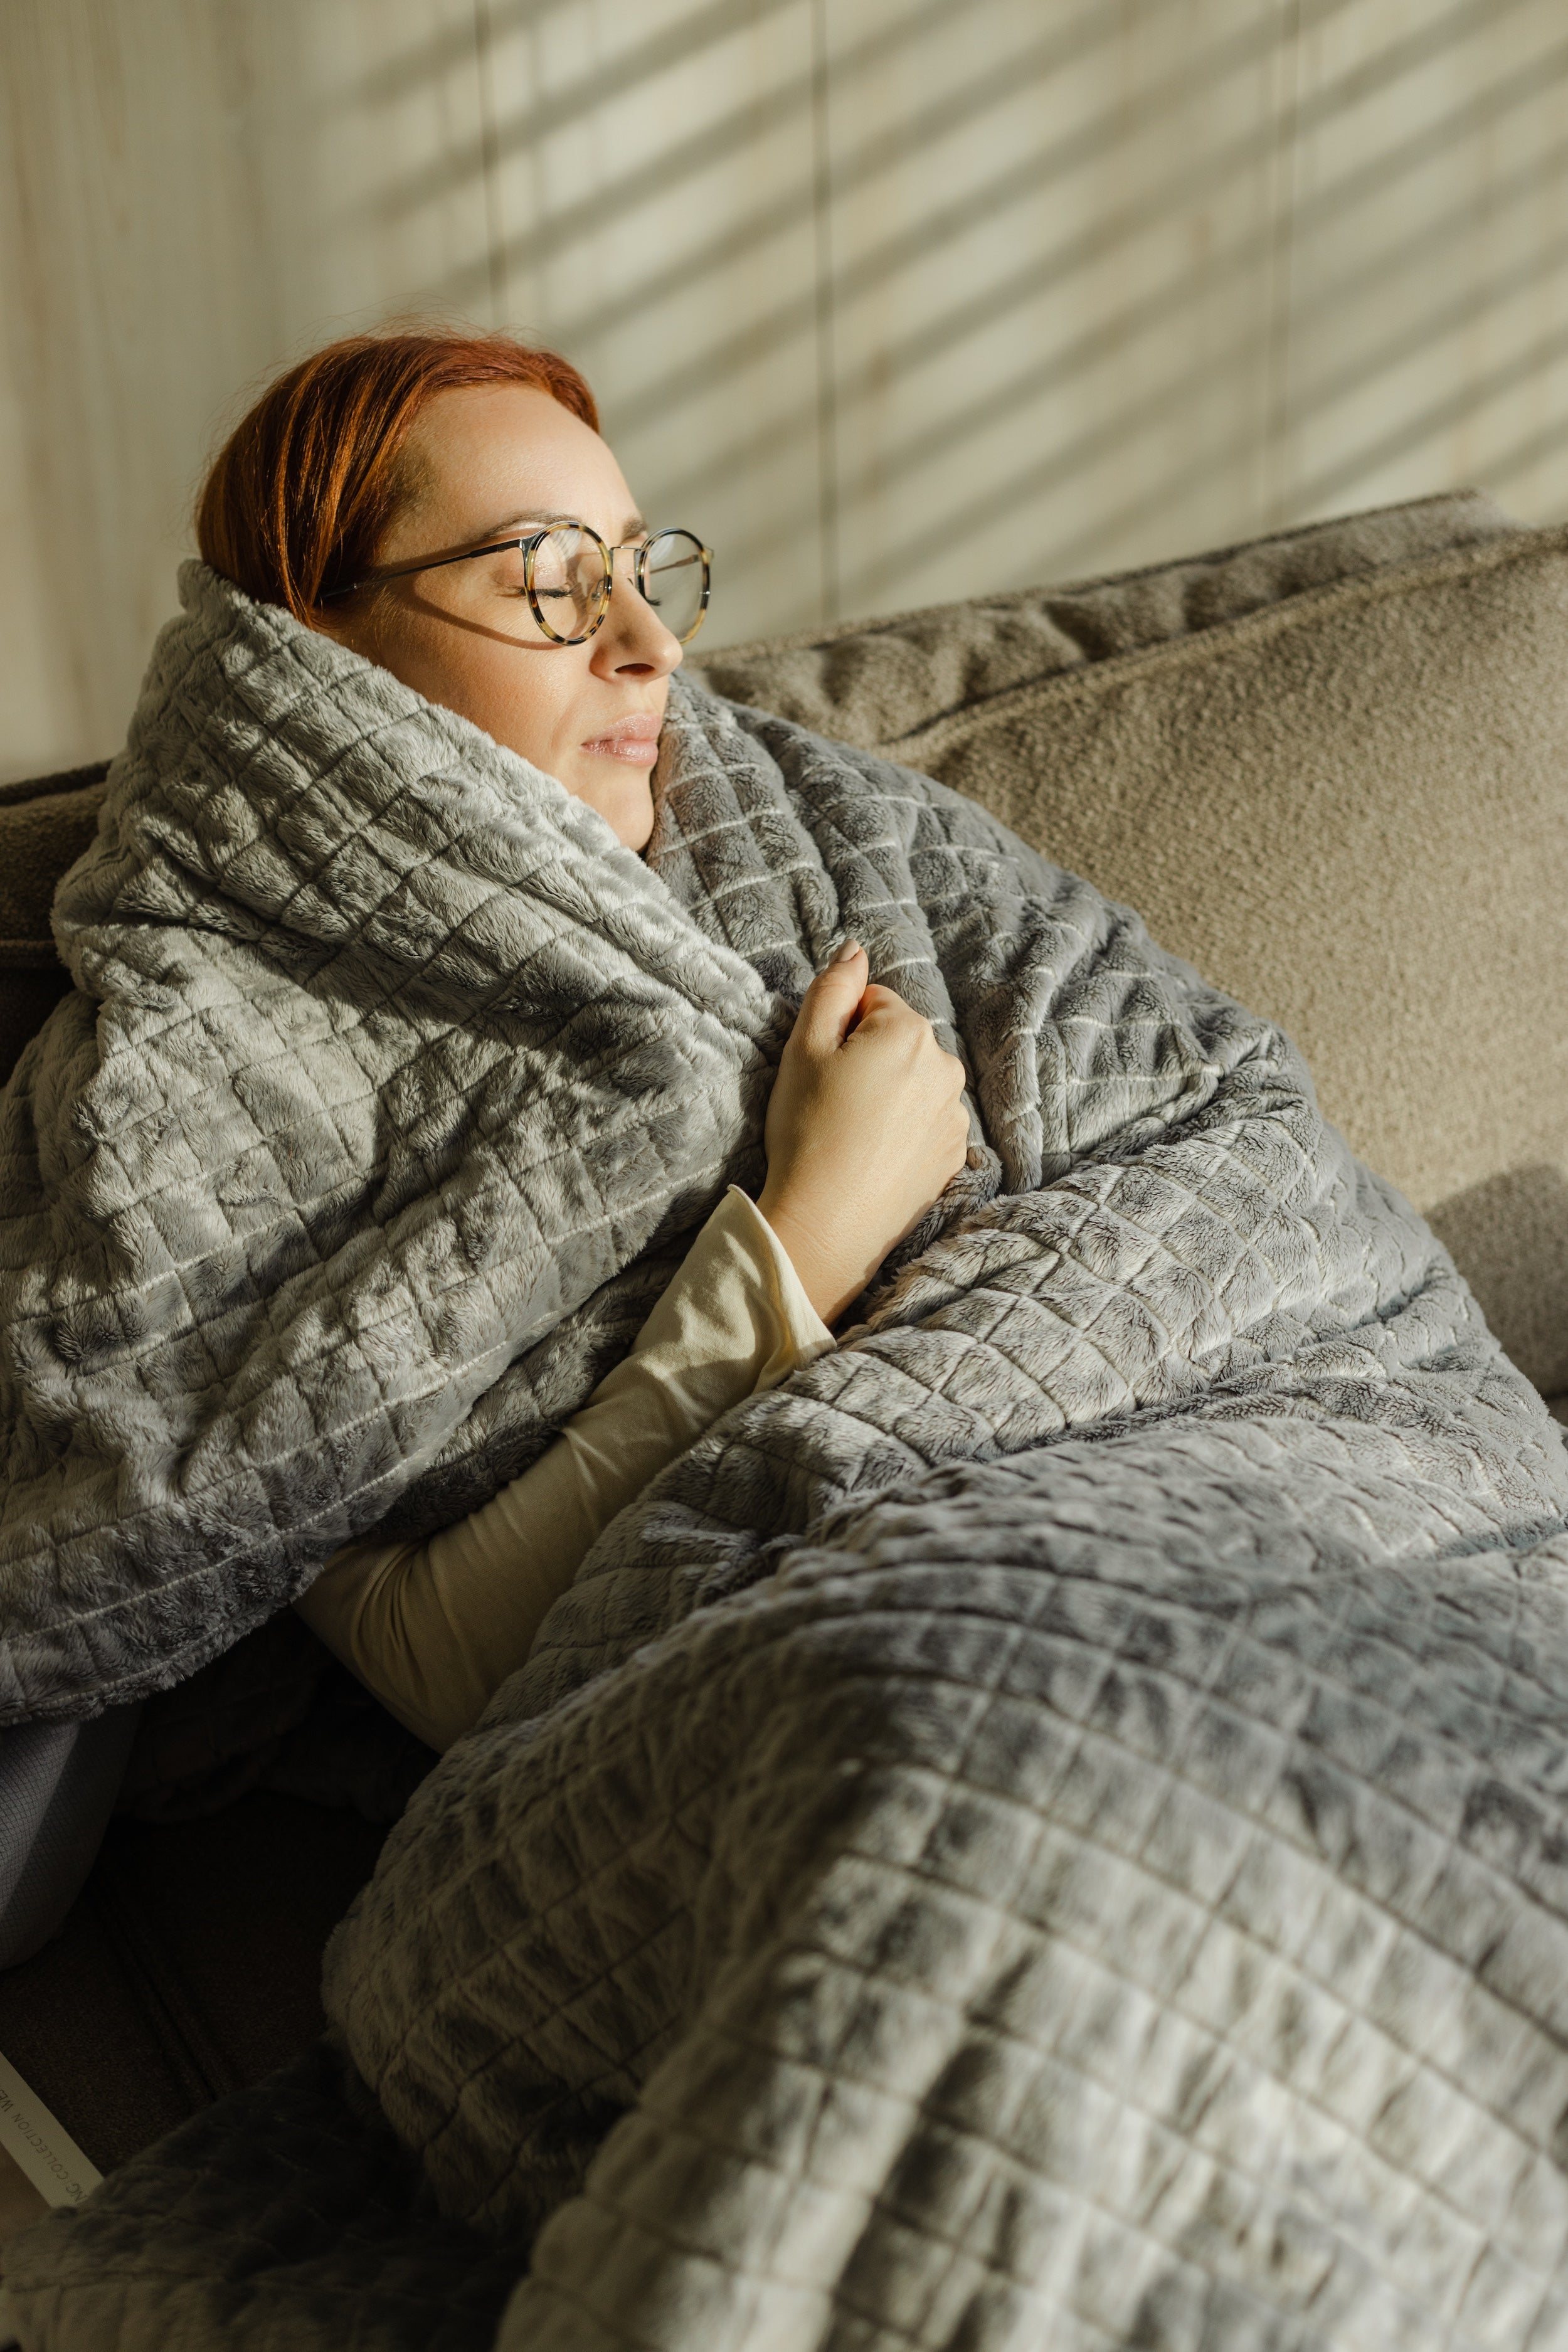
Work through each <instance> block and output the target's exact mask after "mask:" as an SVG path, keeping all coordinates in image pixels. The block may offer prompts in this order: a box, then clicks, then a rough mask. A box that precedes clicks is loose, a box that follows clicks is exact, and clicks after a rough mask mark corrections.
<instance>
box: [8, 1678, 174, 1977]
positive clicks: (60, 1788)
mask: <svg viewBox="0 0 1568 2352" xmlns="http://www.w3.org/2000/svg"><path fill="white" fill-rule="evenodd" d="M140 1714H141V1709H140V1708H139V1707H136V1706H126V1707H111V1708H110V1710H109V1712H108V1713H107V1714H105V1715H100V1716H98V1717H95V1718H94V1719H93V1720H92V1721H91V1722H90V1723H25V1724H20V1725H18V1726H17V1727H16V1728H15V1729H14V1730H11V1731H4V1732H0V1969H11V1968H15V1967H16V1966H17V1964H18V1963H19V1962H20V1961H23V1960H26V1959H30V1958H31V1957H32V1955H33V1954H34V1953H35V1952H36V1951H37V1949H38V1948H39V1947H40V1945H43V1944H46V1943H47V1941H48V1939H49V1937H51V1936H53V1935H54V1934H55V1933H56V1932H57V1930H58V1927H59V1925H60V1922H61V1920H62V1919H63V1918H64V1917H65V1915H66V1913H67V1911H68V1909H69V1907H70V1906H71V1904H72V1903H73V1902H74V1900H75V1899H76V1895H77V1892H78V1889H79V1887H80V1885H81V1883H82V1881H83V1879H84V1878H85V1877H86V1876H87V1874H88V1872H89V1870H90V1869H91V1867H92V1862H93V1856H94V1855H95V1854H96V1853H97V1852H98V1845H99V1840H100V1838H101V1837H102V1835H103V1832H104V1830H105V1828H106V1827H107V1825H108V1822H109V1817H110V1813H111V1812H112V1811H113V1809H114V1801H115V1798H116V1797H117V1796H118V1794H119V1791H120V1784H121V1774H122V1773H123V1771H124V1769H125V1759H126V1758H127V1757H128V1756H129V1754H130V1752H131V1743H132V1739H133V1738H134V1737H135V1733H136V1726H137V1719H138V1717H139V1716H140Z"/></svg>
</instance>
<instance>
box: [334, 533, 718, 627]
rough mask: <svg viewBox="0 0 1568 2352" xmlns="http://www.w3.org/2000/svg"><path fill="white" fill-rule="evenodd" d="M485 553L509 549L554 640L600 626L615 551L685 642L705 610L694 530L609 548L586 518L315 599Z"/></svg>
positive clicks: (706, 568) (519, 585) (705, 556)
mask: <svg viewBox="0 0 1568 2352" xmlns="http://www.w3.org/2000/svg"><path fill="white" fill-rule="evenodd" d="M482 555H492V556H509V555H510V556H511V557H512V558H513V559H514V561H517V562H520V564H521V578H520V579H519V580H518V581H516V582H515V583H512V585H513V591H514V593H515V591H516V590H517V589H521V593H522V594H523V595H524V596H525V597H526V599H527V602H528V607H529V610H530V612H531V614H532V615H533V618H534V620H535V621H536V622H537V623H538V625H539V627H540V629H541V631H542V633H543V635H545V637H547V638H548V639H549V641H550V643H551V644H552V645H555V646H580V645H582V644H583V643H584V640H585V639H586V638H588V637H591V636H592V635H594V632H595V630H596V629H597V628H599V627H600V626H602V625H603V623H604V620H605V615H606V614H607V613H608V612H609V609H610V597H611V594H612V592H613V590H614V586H615V565H616V556H617V555H629V556H630V558H631V565H632V579H633V581H634V583H635V584H636V586H637V589H638V591H639V592H640V593H641V594H642V596H643V598H644V600H645V601H646V602H647V604H650V605H651V606H652V607H653V609H654V611H655V612H656V613H657V614H658V617H659V619H660V620H661V621H662V622H663V623H664V625H665V627H666V628H667V629H668V631H669V633H670V635H671V636H673V637H679V640H680V643H681V644H682V645H683V646H685V645H689V644H690V642H691V640H692V638H693V637H694V636H695V635H697V632H698V630H699V629H700V627H701V626H702V618H703V615H704V614H705V613H706V612H707V610H708V595H709V590H710V585H711V580H712V572H711V566H712V562H713V551H712V550H711V548H708V547H704V546H703V544H702V541H700V539H698V538H697V537H696V536H695V534H694V533H693V532H691V531H689V530H656V531H655V532H654V533H653V534H652V535H651V537H649V538H647V539H628V540H625V541H622V542H621V544H620V545H619V546H617V547H611V546H609V545H608V544H607V543H606V542H605V541H604V540H602V539H601V538H600V536H599V534H598V532H597V531H596V530H594V529H592V527H591V526H590V525H589V524H587V523H585V522H558V523H551V524H547V525H542V526H541V527H540V529H539V530H530V531H526V532H524V534H523V535H522V537H521V539H491V540H487V541H485V543H484V545H483V546H482V547H466V548H464V549H463V550H462V551H461V553H460V554H458V555H437V556H432V557H429V558H427V559H426V562H422V563H399V564H396V565H395V566H393V567H392V568H391V569H390V570H388V571H385V572H365V573H364V575H363V578H361V579H358V580H352V581H350V582H349V583H348V584H347V586H346V587H337V588H329V589H327V590H325V591H324V592H323V593H322V594H321V597H320V598H319V599H318V601H319V602H320V603H321V604H336V603H338V602H339V600H340V599H341V598H342V597H344V596H352V595H353V594H354V593H355V592H356V590H358V589H361V588H370V587H379V586H380V584H381V583H382V582H383V581H384V580H405V579H412V578H413V576H414V574H415V573H416V572H439V571H440V570H442V569H443V568H444V567H445V566H446V565H447V564H448V563H472V562H475V561H477V559H478V558H479V557H480V556H482Z"/></svg>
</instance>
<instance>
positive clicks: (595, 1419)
mask: <svg viewBox="0 0 1568 2352" xmlns="http://www.w3.org/2000/svg"><path fill="white" fill-rule="evenodd" d="M832 1346H833V1335H832V1333H831V1332H830V1331H829V1330H828V1329H827V1328H826V1325H825V1324H824V1323H823V1322H822V1321H821V1319H820V1318H819V1317H818V1316H817V1314H816V1309H815V1308H814V1307H813V1306H812V1304H811V1301H810V1299H809V1298H808V1297H806V1295H805V1290H804V1288H803V1287H802V1286H801V1280H800V1276H798V1275H797V1274H796V1272H795V1267H794V1265H792V1264H791V1263H790V1259H789V1256H788V1254H787V1252H786V1251H785V1250H784V1245H783V1244H782V1243H781V1242H780V1241H779V1240H778V1238H777V1236H776V1235H775V1234H774V1233H773V1227H772V1226H771V1225H770V1224H769V1223H768V1222H767V1219H766V1218H765V1217H764V1216H763V1213H762V1212H761V1210H760V1209H759V1208H758V1207H757V1206H756V1203H755V1202H753V1201H752V1200H751V1199H750V1198H749V1197H748V1196H747V1194H745V1193H744V1192H741V1191H740V1190H739V1189H738V1187H736V1186H733V1185H731V1188H730V1190H729V1192H727V1193H726V1194H725V1196H724V1198H723V1200H722V1201H721V1202H720V1203H719V1206H718V1207H717V1208H716V1209H715V1210H714V1212H713V1213H712V1215H711V1216H710V1218H709V1220H708V1223H706V1224H705V1225H704V1226H703V1228H702V1231H701V1232H700V1234H698V1236H697V1239H696V1241H695V1242H694V1243H693V1244H692V1245H691V1248H690V1250H689V1252H688V1254H687V1256H686V1259H685V1262H684V1263H683V1265H681V1268H680V1271H679V1274H677V1275H676V1276H675V1278H674V1280H673V1281H672V1282H671V1283H670V1285H669V1287H668V1290H666V1292H665V1293H664V1296H663V1297H662V1298H660V1300H659V1302H658V1306H657V1307H655V1308H654V1310H653V1313H652V1314H651V1315H650V1316H649V1317H648V1318H647V1322H646V1323H645V1324H644V1325H643V1327H642V1329H641V1330H640V1331H639V1332H638V1334H637V1340H636V1342H635V1344H634V1346H633V1348H632V1350H631V1353H630V1354H629V1355H628V1356H626V1357H624V1358H623V1359H622V1360H621V1362H620V1363H618V1364H617V1365H616V1368H615V1370H614V1371H612V1372H609V1373H607V1374H606V1375H605V1379H604V1380H602V1381H600V1382H599V1385H598V1387H597V1388H596V1389H595V1391H594V1393H593V1395H592V1396H591V1397H590V1398H589V1399H588V1402H587V1403H586V1404H585V1405H584V1406H583V1408H582V1410H581V1411H580V1412H575V1413H574V1414H573V1416H572V1418H571V1420H570V1421H569V1422H568V1423H566V1425H565V1427H564V1428H563V1430H562V1432H561V1434H560V1436H559V1437H558V1438H557V1439H556V1440H555V1443H554V1444H552V1446H551V1447H550V1449H549V1450H548V1452H547V1453H545V1454H542V1455H541V1456H540V1458H539V1460H538V1461H537V1462H536V1463H535V1464H534V1465H533V1467H532V1469H531V1470H525V1471H524V1472H523V1474H522V1475H521V1477H520V1478H514V1479H513V1480H512V1482H511V1484H510V1486H503V1487H502V1488H501V1490H500V1493H499V1494H498V1495H496V1496H492V1498H491V1500H490V1501H489V1502H488V1503H487V1504H486V1505H485V1506H484V1507H483V1509H482V1510H478V1511H475V1512H474V1513H473V1514H472V1516H471V1517H468V1518H466V1519H463V1520H460V1521H459V1522H458V1525H457V1526H456V1527H453V1528H443V1529H442V1530H441V1532H440V1533H439V1534H438V1535H434V1536H431V1537H429V1538H427V1540H426V1541H425V1542H424V1543H417V1544H384V1543H376V1542H374V1541H369V1542H362V1543H353V1544H347V1545H345V1546H344V1548H343V1549H342V1550H341V1551H337V1552H334V1553H333V1554H332V1557H331V1559H329V1560H328V1562H327V1564H326V1566H325V1567H324V1568H323V1569H322V1570H321V1574H320V1575H319V1576H318V1577H317V1579H316V1581H315V1582H314V1584H312V1585H311V1587H310V1591H308V1592H306V1593H304V1594H302V1595H301V1597H300V1600H299V1601H296V1602H295V1604H294V1605H295V1608H296V1609H297V1610H298V1611H299V1613H300V1616H301V1617H303V1619H304V1620H305V1622H306V1623H307V1624H308V1625H309V1626H310V1628H311V1630H312V1632H314V1633H317V1634H318V1635H319V1636H320V1637H321V1640H322V1641H323V1642H324V1643H326V1645H327V1647H328V1649H330V1650H331V1651H333V1652H334V1653H335V1654H336V1655H337V1656H338V1657H340V1658H341V1659H342V1662H343V1664H344V1665H345V1666H348V1667H349V1668H350V1669H351V1670H352V1672H353V1673H354V1674H355V1675H358V1676H359V1679H360V1680H361V1682H363V1684H365V1685H366V1686H367V1687H368V1688H369V1689H371V1690H373V1691H374V1693H375V1696H377V1698H379V1699H380V1700H381V1701H382V1703H383V1705H384V1706H387V1707H389V1708H390V1709H391V1711H392V1713H393V1714H394V1715H395V1716H396V1717H398V1719H399V1721H400V1722H402V1723H405V1724H406V1725H407V1726H408V1728H409V1729H410V1730H411V1731H413V1732H416V1733H417V1735H418V1737H419V1738H421V1739H425V1740H428V1742H429V1743H430V1745H431V1747H433V1748H448V1747H450V1746H451V1744H452V1742H453V1740H454V1739H458V1738H460V1737H461V1736H462V1734H463V1733H464V1732H465V1731H468V1730H469V1729H471V1728H472V1727H473V1725H474V1724H475V1723H476V1722H477V1721H478V1719H479V1716H480V1715H481V1714H482V1713H483V1711H484V1709H485V1707H486V1706H487V1705H488V1704H489V1700H490V1698H491V1696H493V1695H494V1693H495V1692H496V1691H497V1690H498V1689H499V1688H500V1685H501V1684H502V1683H503V1682H504V1681H505V1679H506V1677H507V1675H510V1673H511V1672H512V1671H513V1669H514V1668H515V1667H518V1666H520V1665H521V1664H522V1662H523V1660H524V1659H525V1658H526V1657H527V1655H528V1653H529V1648H530V1645H531V1643H532V1640H533V1637H534V1634H535V1633H537V1632H538V1630H539V1626H540V1622H541V1621H542V1618H543V1616H544V1612H545V1611H546V1610H547V1609H548V1608H549V1607H550V1604H551V1602H552V1601H554V1600H555V1599H556V1598H557V1596H558V1595H559V1594H560V1593H562V1592H563V1591H565V1590H566V1587H567V1586H568V1585H569V1584H570V1583H571V1581H572V1579H573V1577H574V1575H575V1574H576V1571H577V1570H578V1568H579V1567H580V1566H581V1565H582V1562H583V1560H584V1557H585V1555H586V1553H587V1551H588V1549H589V1547H590V1545H591V1544H592V1543H593V1541H594V1539H595V1537H596V1536H597V1535H598V1534H599V1533H600V1532H601V1530H602V1529H603V1528H606V1527H607V1526H608V1525H609V1523H610V1521H611V1520H612V1519H613V1518H614V1517H615V1516H616V1512H617V1511H618V1510H619V1509H620V1508H621V1507H622V1506H623V1505H624V1504H626V1503H629V1502H630V1501H631V1500H632V1498H633V1496H636V1495H639V1494H640V1493H641V1492H642V1490H643V1488H644V1487H645V1486H647V1484H648V1482H649V1480H650V1479H652V1478H654V1477H655V1476H656V1475H658V1472H659V1471H660V1470H662V1469H663V1468H664V1467H665V1465H666V1464H667V1463H669V1462H673V1461H674V1459H675V1457H676V1455H677V1454H681V1453H683V1452H684V1451H685V1449H686V1447H687V1446H689V1444H691V1442H692V1440H693V1439H694V1438H697V1437H700V1435H701V1433H702V1432H703V1431H704V1430H705V1429H707V1428H708V1427H709V1426H710V1423H713V1422H715V1421H717V1420H718V1419H719V1416H720V1415H721V1413H724V1412H728V1411H729V1409H730V1407H731V1405H732V1404H738V1403H739V1402H740V1401H741V1399H742V1397H747V1396H753V1395H755V1394H757V1393H758V1392H759V1391H762V1390H763V1389H771V1388H774V1387H776V1386H777V1385H778V1383H779V1381H782V1380H784V1379H785V1378H787V1376H788V1375H789V1374H790V1373H791V1372H793V1371H794V1370H795V1368H796V1366H797V1365H800V1364H807V1363H810V1362H811V1361H812V1360H813V1359H814V1358H815V1357H816V1356H820V1355H822V1354H824V1353H825V1352H826V1350H827V1349H830V1348H831V1347H832Z"/></svg>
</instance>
